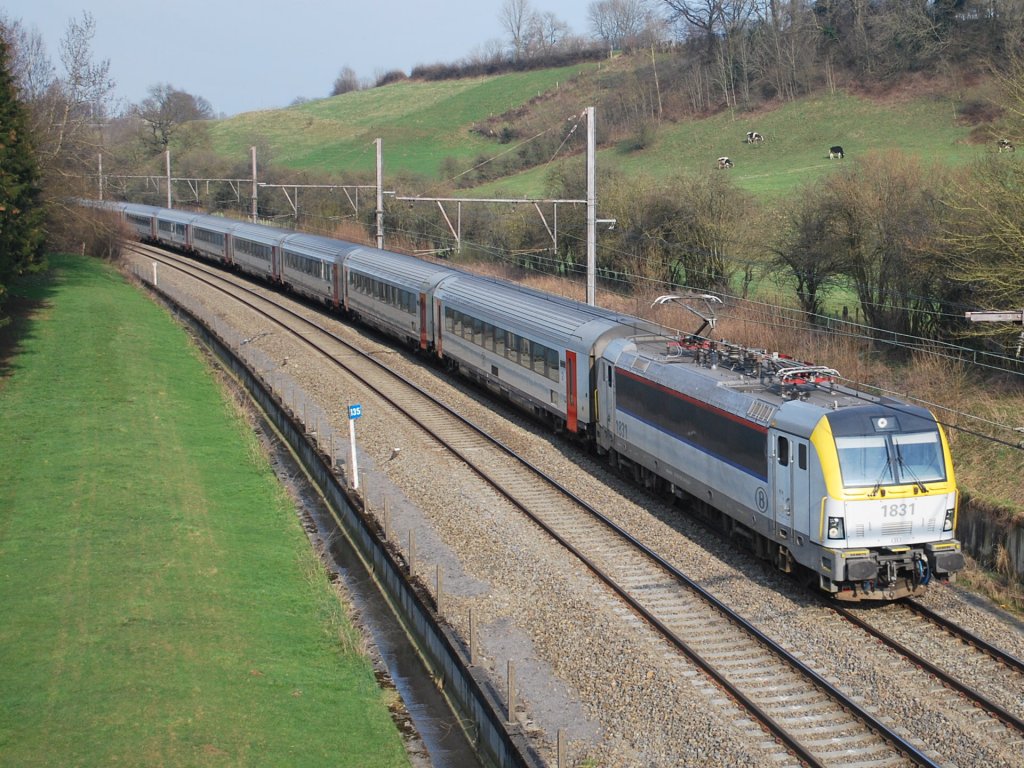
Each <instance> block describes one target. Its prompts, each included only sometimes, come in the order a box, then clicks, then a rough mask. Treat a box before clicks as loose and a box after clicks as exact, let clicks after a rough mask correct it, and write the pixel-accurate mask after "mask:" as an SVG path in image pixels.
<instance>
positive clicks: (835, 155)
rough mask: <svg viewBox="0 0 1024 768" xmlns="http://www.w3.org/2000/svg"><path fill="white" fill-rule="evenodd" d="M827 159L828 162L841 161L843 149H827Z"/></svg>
mask: <svg viewBox="0 0 1024 768" xmlns="http://www.w3.org/2000/svg"><path fill="white" fill-rule="evenodd" d="M828 159H829V160H842V159H843V148H842V147H829V150H828Z"/></svg>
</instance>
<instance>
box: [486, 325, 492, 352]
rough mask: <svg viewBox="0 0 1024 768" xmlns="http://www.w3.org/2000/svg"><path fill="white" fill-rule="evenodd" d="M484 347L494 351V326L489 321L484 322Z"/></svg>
mask: <svg viewBox="0 0 1024 768" xmlns="http://www.w3.org/2000/svg"><path fill="white" fill-rule="evenodd" d="M484 349H486V350H487V351H489V352H493V351H494V326H493V325H491V324H490V323H484Z"/></svg>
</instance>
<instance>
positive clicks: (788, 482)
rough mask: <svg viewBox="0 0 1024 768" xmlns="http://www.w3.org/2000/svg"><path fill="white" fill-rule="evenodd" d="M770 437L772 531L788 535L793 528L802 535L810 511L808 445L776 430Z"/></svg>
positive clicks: (802, 440) (804, 441) (787, 536)
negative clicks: (772, 457) (772, 493)
mask: <svg viewBox="0 0 1024 768" xmlns="http://www.w3.org/2000/svg"><path fill="white" fill-rule="evenodd" d="M772 439H773V440H774V448H775V450H774V461H773V462H772V478H773V481H774V486H775V495H774V502H775V503H774V505H773V508H774V518H775V534H776V535H782V536H784V537H785V538H790V537H792V535H793V534H792V531H793V530H794V528H795V529H796V530H797V531H799V532H801V533H805V534H806V533H807V525H808V520H809V514H810V510H809V509H808V507H807V505H808V503H809V501H810V473H809V472H808V471H807V466H808V451H809V444H808V442H807V440H805V439H803V438H799V437H795V436H794V435H788V434H783V433H779V432H773V433H772Z"/></svg>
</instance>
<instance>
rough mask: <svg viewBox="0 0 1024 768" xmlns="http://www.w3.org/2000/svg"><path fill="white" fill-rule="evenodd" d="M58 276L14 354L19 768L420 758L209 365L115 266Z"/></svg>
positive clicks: (5, 403) (2, 516) (8, 608)
mask: <svg viewBox="0 0 1024 768" xmlns="http://www.w3.org/2000/svg"><path fill="white" fill-rule="evenodd" d="M52 263H53V266H54V267H55V270H56V271H55V275H54V276H41V277H37V278H35V279H33V280H29V281H23V282H22V283H21V284H20V285H18V286H15V293H16V294H19V293H20V296H21V298H22V299H23V300H31V301H34V302H36V309H35V311H34V312H33V313H32V315H31V316H30V317H29V318H28V319H27V320H25V321H22V325H21V327H20V328H19V333H18V334H17V341H16V344H17V346H16V348H15V349H14V351H13V353H12V350H11V347H9V346H8V347H6V348H5V349H3V350H0V351H2V352H3V354H0V376H2V378H0V456H3V461H2V462H0V603H2V605H3V606H4V608H3V611H4V620H3V622H2V623H0V658H2V659H3V663H2V664H0V765H11V766H14V765H17V766H23V767H24V766H53V765H82V766H89V765H95V766H111V765H189V766H234V765H245V766H283V765H296V766H298V765H302V766H312V765H358V766H367V767H369V766H380V767H381V768H391V767H392V766H405V765H408V758H407V756H406V753H405V750H404V747H403V744H402V741H401V737H400V736H399V733H398V731H397V729H396V727H395V725H394V723H393V722H392V720H391V718H390V715H389V713H388V706H387V705H388V700H389V696H392V695H393V694H387V693H385V692H383V691H382V690H381V689H380V688H379V687H378V685H377V683H376V679H375V676H374V671H373V668H372V664H371V663H370V662H369V661H368V660H367V658H366V657H365V656H364V655H363V653H362V640H361V636H360V634H359V633H358V632H357V631H356V630H355V629H354V628H353V627H352V625H351V624H350V622H349V620H348V616H347V614H346V611H345V609H344V607H343V606H342V603H341V602H340V601H339V598H338V596H337V595H336V594H335V592H334V591H333V589H332V587H331V586H330V584H329V582H328V580H327V578H326V575H325V572H324V569H323V567H322V565H321V563H320V562H319V560H318V559H317V557H316V555H315V554H314V553H313V552H312V549H311V547H310V545H309V543H308V541H307V539H306V537H305V535H304V533H303V531H302V528H301V525H300V523H299V520H298V518H297V516H296V513H295V510H294V507H293V506H292V504H291V502H290V500H289V498H288V497H287V496H286V495H285V494H284V492H283V491H282V490H281V489H280V488H279V486H278V483H277V480H276V478H275V477H274V475H273V473H272V471H271V470H270V468H269V466H268V464H267V461H266V459H265V457H264V455H263V453H262V451H261V450H260V447H259V445H258V443H257V442H256V438H255V437H254V436H253V434H252V432H251V430H250V428H249V426H248V424H247V423H246V421H245V419H244V418H243V417H242V415H241V414H240V413H238V411H237V410H236V407H235V406H234V404H233V403H232V402H231V400H230V398H229V397H227V396H226V395H225V394H224V393H222V391H221V390H220V388H219V387H218V384H217V382H216V381H215V379H214V377H212V376H211V375H210V372H209V370H208V368H207V366H206V364H205V363H204V361H203V359H202V357H201V355H200V353H199V352H198V351H197V350H196V349H195V348H194V347H193V346H192V345H191V344H190V342H189V339H188V337H187V335H186V334H185V332H184V331H183V330H182V329H181V328H180V327H179V326H178V325H177V324H175V323H174V322H173V320H172V319H171V318H170V317H169V316H168V315H167V314H166V313H165V312H163V311H162V310H161V309H159V308H157V307H156V306H155V305H154V304H153V303H151V302H150V301H149V300H148V299H146V298H145V297H144V296H142V295H141V294H140V293H139V292H138V291H136V290H135V289H133V288H131V287H129V286H128V285H127V284H126V283H125V282H124V280H123V279H122V278H121V276H120V275H119V274H118V273H117V272H116V271H115V270H114V269H113V268H112V267H110V266H109V265H106V264H103V263H101V262H99V261H96V260H92V259H83V258H75V257H68V256H59V257H53V262H52Z"/></svg>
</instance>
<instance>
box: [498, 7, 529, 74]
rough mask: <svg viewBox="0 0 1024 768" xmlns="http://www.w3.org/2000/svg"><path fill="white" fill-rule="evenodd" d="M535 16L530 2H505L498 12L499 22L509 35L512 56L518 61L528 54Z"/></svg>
mask: <svg viewBox="0 0 1024 768" xmlns="http://www.w3.org/2000/svg"><path fill="white" fill-rule="evenodd" d="M534 15H535V14H534V12H533V9H532V8H531V7H530V0H505V2H503V3H502V4H501V9H500V10H499V11H498V21H500V22H501V26H502V27H503V28H504V29H505V31H506V32H507V33H508V36H509V41H510V42H511V44H512V56H513V58H514V59H515V60H516V61H519V59H521V58H523V56H524V55H525V54H526V48H527V42H528V40H529V31H530V23H531V20H532V17H533V16H534Z"/></svg>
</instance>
